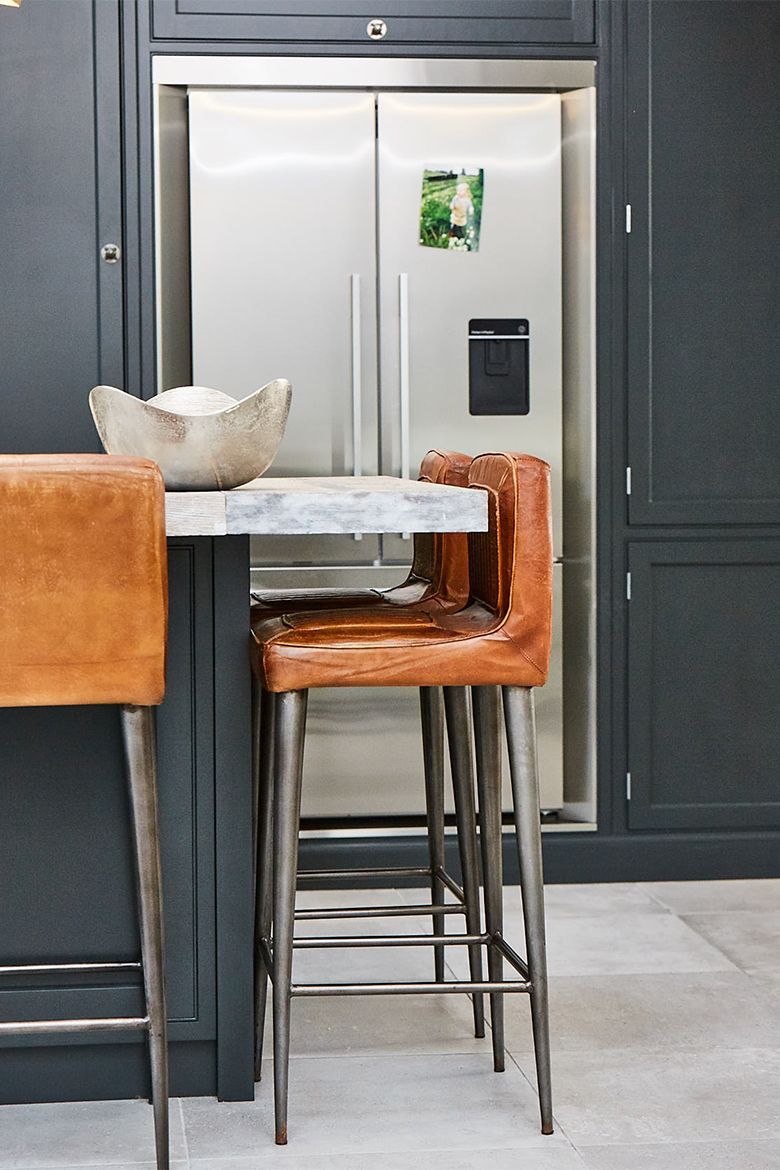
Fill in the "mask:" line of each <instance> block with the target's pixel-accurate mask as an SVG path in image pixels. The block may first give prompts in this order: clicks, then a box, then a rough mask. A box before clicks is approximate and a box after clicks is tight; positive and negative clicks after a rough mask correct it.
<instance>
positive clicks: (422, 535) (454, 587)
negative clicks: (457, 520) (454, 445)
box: [410, 449, 471, 609]
mask: <svg viewBox="0 0 780 1170" xmlns="http://www.w3.org/2000/svg"><path fill="white" fill-rule="evenodd" d="M470 466H471V457H470V456H469V455H463V454H462V453H461V452H460V451H439V450H436V449H434V450H431V451H428V453H427V454H426V455H425V456H424V457H423V460H422V462H421V464H420V474H419V476H418V479H421V480H424V481H426V482H427V483H445V484H448V485H449V486H450V487H468V482H469V468H470ZM468 558H469V553H468V542H467V540H466V534H465V533H463V532H437V533H428V532H419V533H417V535H416V536H415V538H414V561H413V563H412V568H411V573H410V578H411V577H417V578H419V579H420V580H423V581H430V583H431V592H433V593H434V594H436V596H438V597H439V598H440V600H441V601H442V603H443V604H444V605H445V607H446V608H448V609H458V608H460V607H462V606H464V605H465V604H466V602H467V601H468V596H469V572H468V569H469V559H468Z"/></svg>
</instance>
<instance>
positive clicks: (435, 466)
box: [251, 450, 471, 625]
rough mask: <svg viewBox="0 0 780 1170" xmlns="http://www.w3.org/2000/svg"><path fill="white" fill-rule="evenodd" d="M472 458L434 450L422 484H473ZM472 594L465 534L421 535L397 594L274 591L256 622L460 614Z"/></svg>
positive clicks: (259, 596) (259, 597)
mask: <svg viewBox="0 0 780 1170" xmlns="http://www.w3.org/2000/svg"><path fill="white" fill-rule="evenodd" d="M470 466H471V457H470V456H468V455H463V454H461V452H459V451H438V450H433V451H429V452H428V453H427V454H426V456H425V457H424V459H423V461H422V463H421V464H420V474H419V476H418V479H421V480H424V481H426V482H427V483H446V484H449V485H450V487H466V486H467V485H468V477H469V467H470ZM468 591H469V580H468V546H467V542H466V534H465V533H464V532H444V533H433V532H418V533H416V534H415V537H414V560H413V561H412V567H411V569H410V570H409V576H408V577H407V578H406V580H405V581H403V582H402V583H401V584H400V585H394V586H393V587H392V588H391V589H360V590H357V591H355V592H353V593H339V592H338V591H336V590H333V589H316V590H312V591H311V592H308V593H303V592H297V593H294V594H289V593H287V594H285V593H279V592H273V591H270V590H268V591H262V592H257V593H253V594H252V597H253V598H254V600H255V603H256V604H255V605H253V606H252V615H251V621H252V624H253V625H254V623H255V622H258V621H262V620H264V619H265V618H269V617H281V616H282V615H283V614H285V613H295V612H300V611H305V610H314V609H332V608H333V607H338V608H339V609H355V608H358V607H362V606H364V605H372V606H377V605H415V606H422V607H424V608H427V607H429V606H432V607H434V608H441V609H460V608H462V606H463V605H465V603H466V599H467V598H468Z"/></svg>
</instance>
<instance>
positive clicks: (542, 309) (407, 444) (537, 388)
mask: <svg viewBox="0 0 780 1170" xmlns="http://www.w3.org/2000/svg"><path fill="white" fill-rule="evenodd" d="M378 127H379V139H378V154H379V196H378V223H379V267H380V322H381V325H380V330H381V338H382V345H381V364H380V371H381V373H380V379H381V426H382V470H383V472H384V473H386V474H398V473H399V471H400V470H401V469H402V466H403V470H404V471H405V470H406V466H407V465H408V466H409V467H410V468H414V467H415V466H416V465H417V464H418V463H419V461H420V458H421V457H422V455H423V454H424V453H425V451H426V450H428V448H429V447H434V446H439V447H451V448H455V449H457V450H462V451H466V452H467V453H469V454H477V453H479V452H482V451H490V450H510V451H524V452H528V453H531V454H534V455H538V456H540V457H541V458H542V459H546V460H547V461H548V463H550V465H551V467H552V470H553V493H554V510H555V512H554V531H555V539H556V550H555V551H556V555H560V554H561V552H562V550H561V545H560V540H561V445H562V444H561V106H560V97H559V95H557V94H511V93H510V94H496V93H413V94H400V93H386V94H380V96H379V110H378ZM480 172H481V177H480ZM424 179H425V191H424V190H423V183H424ZM464 188H465V189H464ZM424 198H425V202H426V208H425V213H424V214H421V213H422V204H423V199H424ZM436 204H438V216H439V218H438V220H437V218H436V214H437V208H436ZM469 205H470V210H469ZM458 220H464V224H463V225H459V223H458V222H457V221H458ZM475 228H476V230H474V229H475ZM458 229H460V230H458ZM451 231H453V235H450V232H451ZM461 233H462V234H461ZM469 234H471V238H470V239H469ZM422 241H424V242H422ZM469 247H471V248H472V249H473V250H469ZM490 322H493V323H496V322H498V323H501V322H503V323H505V325H506V327H507V328H508V329H512V330H513V331H514V332H515V334H516V335H521V334H520V331H521V330H524V333H523V334H522V335H523V336H525V337H527V339H528V340H527V341H524V342H520V341H514V342H512V341H510V340H507V339H506V338H504V337H502V336H501V334H500V333H499V335H498V336H497V337H496V339H495V340H494V341H493V342H492V346H493V350H491V351H490V353H489V354H487V349H485V356H484V357H483V360H486V359H489V361H490V365H489V366H488V370H489V371H490V372H491V374H495V375H497V377H496V382H497V384H498V383H499V382H500V381H501V375H502V374H503V373H509V374H510V375H511V373H512V370H522V368H523V366H524V361H519V360H514V362H511V361H510V360H509V359H510V358H511V356H512V355H513V354H514V353H515V351H517V354H518V356H519V355H520V354H522V357H523V359H524V358H525V351H523V350H521V349H520V347H521V346H522V345H525V346H527V349H528V375H527V383H526V385H525V391H526V392H527V395H528V403H527V405H528V413H525V414H519V413H513V414H511V415H510V414H494V415H485V414H480V415H472V414H470V413H469V331H470V324H471V325H472V326H474V325H476V326H477V327H479V326H483V327H484V326H486V325H487V324H488V323H490ZM477 344H478V346H480V347H483V346H484V347H487V344H488V343H484V342H480V343H477ZM499 397H501V396H500V395H499ZM520 405H521V406H522V404H520ZM405 543H406V542H403V541H401V540H399V539H398V538H390V539H387V538H386V539H385V541H384V550H385V556H386V557H389V558H390V559H395V558H399V559H401V558H403V556H404V544H405Z"/></svg>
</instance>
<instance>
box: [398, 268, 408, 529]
mask: <svg viewBox="0 0 780 1170" xmlns="http://www.w3.org/2000/svg"><path fill="white" fill-rule="evenodd" d="M398 344H399V355H398V356H399V374H400V378H399V381H400V391H401V479H408V478H409V274H408V272H401V273H399V275H398ZM401 536H402V538H403V539H404V540H408V539H409V533H408V532H402V533H401Z"/></svg>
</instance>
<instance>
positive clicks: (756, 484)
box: [625, 0, 780, 830]
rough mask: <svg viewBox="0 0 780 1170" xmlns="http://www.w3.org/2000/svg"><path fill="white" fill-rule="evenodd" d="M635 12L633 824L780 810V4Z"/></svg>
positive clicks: (744, 824)
mask: <svg viewBox="0 0 780 1170" xmlns="http://www.w3.org/2000/svg"><path fill="white" fill-rule="evenodd" d="M625 11H626V22H627V34H628V35H627V40H626V44H627V58H626V78H627V93H626V117H627V152H628V153H627V161H628V167H627V176H628V183H627V192H626V199H627V202H628V203H629V204H630V205H631V213H630V221H629V222H630V234H629V235H628V236H627V238H626V247H627V256H628V286H627V288H628V367H627V372H628V379H627V390H628V462H629V464H630V467H631V480H630V496H629V498H628V528H627V530H626V532H625V538H626V539H627V541H628V545H627V555H626V562H625V564H626V567H627V568H628V569H629V571H630V573H631V578H630V581H631V589H630V595H631V600H630V601H629V602H627V609H628V625H629V633H628V665H627V671H628V673H627V683H628V688H627V689H628V708H627V713H628V758H627V768H628V771H629V772H630V801H629V813H628V826H629V828H630V829H632V830H633V829H689V830H690V829H724V828H748V827H753V828H758V827H763V828H777V827H778V824H780V803H778V780H780V769H778V764H777V760H778V758H780V756H779V755H778V748H780V739H779V738H778V726H780V724H779V723H778V718H777V711H778V706H779V705H780V671H778V668H777V662H778V659H780V563H779V562H778V552H779V551H780V543H779V542H778V538H780V532H779V531H778V530H777V529H773V528H772V527H769V526H771V525H777V524H779V523H780V458H779V457H778V435H780V395H778V385H779V384H780V346H778V342H777V332H778V330H777V319H778V311H780V219H779V218H778V215H777V207H778V205H779V204H780V138H778V134H777V125H778V121H779V120H780V4H778V3H759V2H753V0H750V2H748V3H731V2H728V0H724V2H722V3H718V4H707V3H701V2H696V0H694V2H690V3H689V2H683V0H676V2H675V3H673V4H671V3H659V2H652V0H651V3H649V4H648V3H630V4H628V5H627V7H626V10H625ZM626 226H627V227H628V226H629V223H627V225H626ZM759 524H760V525H763V526H764V527H763V528H761V529H760V530H759V529H757V527H756V526H757V525H759ZM693 526H696V528H695V529H694V528H693ZM756 537H760V538H761V539H756ZM773 537H774V539H773ZM661 538H662V542H661Z"/></svg>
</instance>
